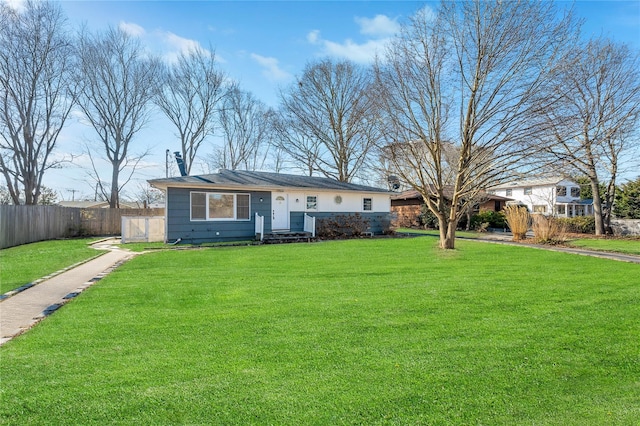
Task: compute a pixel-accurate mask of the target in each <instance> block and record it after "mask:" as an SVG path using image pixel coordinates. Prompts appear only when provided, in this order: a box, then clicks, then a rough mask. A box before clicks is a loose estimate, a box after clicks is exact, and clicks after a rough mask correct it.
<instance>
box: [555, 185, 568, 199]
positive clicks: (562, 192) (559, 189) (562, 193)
mask: <svg viewBox="0 0 640 426" xmlns="http://www.w3.org/2000/svg"><path fill="white" fill-rule="evenodd" d="M556 195H557V196H558V197H566V196H567V187H566V186H556Z"/></svg>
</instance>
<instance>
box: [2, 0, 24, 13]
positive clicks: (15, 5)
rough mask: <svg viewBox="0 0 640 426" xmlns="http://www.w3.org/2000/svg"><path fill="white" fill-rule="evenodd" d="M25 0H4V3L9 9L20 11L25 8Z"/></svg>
mask: <svg viewBox="0 0 640 426" xmlns="http://www.w3.org/2000/svg"><path fill="white" fill-rule="evenodd" d="M25 3H26V1H25V0H4V4H6V5H7V6H9V7H10V8H11V9H13V10H15V11H17V12H22V11H24V9H25Z"/></svg>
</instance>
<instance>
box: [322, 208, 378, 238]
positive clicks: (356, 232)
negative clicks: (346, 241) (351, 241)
mask: <svg viewBox="0 0 640 426" xmlns="http://www.w3.org/2000/svg"><path fill="white" fill-rule="evenodd" d="M367 229H369V219H366V218H364V217H362V215H361V214H360V213H356V214H354V215H337V216H333V217H328V218H325V219H318V222H317V230H318V232H317V235H318V237H319V238H322V239H340V238H353V237H360V236H362V235H364V233H365V232H367Z"/></svg>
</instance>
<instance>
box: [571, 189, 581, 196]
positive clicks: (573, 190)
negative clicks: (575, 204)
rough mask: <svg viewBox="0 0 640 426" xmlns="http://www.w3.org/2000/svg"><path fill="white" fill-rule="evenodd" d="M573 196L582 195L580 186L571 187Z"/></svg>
mask: <svg viewBox="0 0 640 426" xmlns="http://www.w3.org/2000/svg"><path fill="white" fill-rule="evenodd" d="M571 196H572V197H574V198H579V197H580V188H578V187H575V186H574V187H573V188H571Z"/></svg>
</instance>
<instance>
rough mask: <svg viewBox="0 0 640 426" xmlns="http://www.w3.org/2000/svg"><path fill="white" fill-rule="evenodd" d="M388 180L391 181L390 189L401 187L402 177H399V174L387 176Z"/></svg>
mask: <svg viewBox="0 0 640 426" xmlns="http://www.w3.org/2000/svg"><path fill="white" fill-rule="evenodd" d="M387 182H388V183H389V189H391V190H392V191H397V190H398V189H400V179H398V176H394V175H390V176H389V177H388V178H387Z"/></svg>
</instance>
